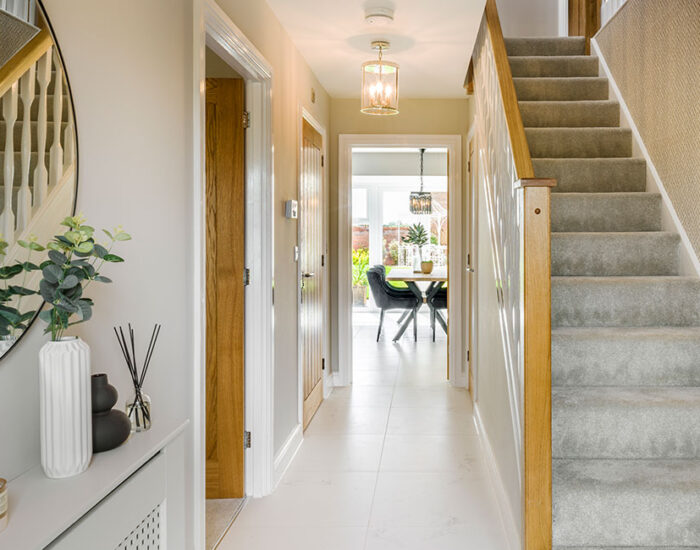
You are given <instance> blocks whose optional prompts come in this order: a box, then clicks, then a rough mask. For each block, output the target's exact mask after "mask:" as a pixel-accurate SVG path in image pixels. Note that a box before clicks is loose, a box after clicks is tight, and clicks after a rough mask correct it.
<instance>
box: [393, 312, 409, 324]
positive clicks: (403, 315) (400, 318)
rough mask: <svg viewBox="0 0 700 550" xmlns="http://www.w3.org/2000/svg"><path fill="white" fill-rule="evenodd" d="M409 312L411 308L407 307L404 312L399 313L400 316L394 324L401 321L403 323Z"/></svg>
mask: <svg viewBox="0 0 700 550" xmlns="http://www.w3.org/2000/svg"><path fill="white" fill-rule="evenodd" d="M410 314H411V310H410V309H407V310H406V311H404V312H403V313H402V314H401V317H399V320H398V322H397V323H396V324H397V325H400V324H401V323H403V322H404V321H405V320H406V317H408V316H409V315H410Z"/></svg>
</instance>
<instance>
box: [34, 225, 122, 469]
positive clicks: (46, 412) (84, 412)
mask: <svg viewBox="0 0 700 550" xmlns="http://www.w3.org/2000/svg"><path fill="white" fill-rule="evenodd" d="M61 225H63V226H65V227H66V228H67V230H66V231H65V233H63V235H57V236H55V237H54V238H53V239H52V240H51V241H50V242H49V243H48V244H47V245H46V247H45V248H46V249H48V259H47V260H46V261H44V262H42V263H41V265H39V266H37V267H36V268H37V269H40V270H41V274H42V279H41V281H40V283H39V293H40V294H41V297H42V298H43V299H44V300H45V302H46V308H45V309H44V311H42V312H41V313H40V314H39V318H40V319H41V320H43V321H45V322H46V323H47V327H46V329H45V331H44V332H45V333H48V334H50V335H51V340H50V341H49V342H47V343H46V344H44V346H43V347H42V348H41V350H40V351H39V366H40V375H39V379H40V404H41V464H42V467H43V468H44V472H45V473H46V475H47V476H48V477H51V478H63V477H70V476H74V475H77V474H79V473H81V472H83V471H85V470H86V469H87V467H88V466H89V464H90V459H91V457H92V428H91V426H92V424H91V413H92V411H91V396H90V385H91V382H90V348H89V347H88V345H87V344H86V343H85V342H83V341H82V340H81V339H80V338H78V337H75V336H72V337H71V336H65V331H66V330H67V329H68V328H69V327H71V326H73V325H76V324H78V323H83V322H85V321H87V320H89V319H90V318H91V317H92V307H93V305H94V303H93V301H92V300H91V299H90V298H87V297H86V296H84V291H85V289H86V288H87V287H88V286H89V285H90V283H92V282H93V281H96V282H100V283H110V282H111V280H110V279H108V278H107V277H105V276H103V275H100V273H99V270H100V269H101V268H102V266H103V265H104V263H105V262H109V263H118V262H123V261H124V260H123V259H122V258H121V257H119V256H117V255H115V254H113V253H112V252H111V250H112V247H113V246H114V245H115V243H117V242H118V241H127V240H129V239H131V237H130V236H129V235H128V234H127V233H125V232H124V231H122V230H121V228H117V229H116V230H115V231H114V232H113V233H111V232H109V231H107V230H103V231H104V233H105V234H106V235H107V237H108V238H109V240H110V243H109V244H108V245H106V246H104V245H101V244H99V243H97V242H96V241H95V236H94V233H95V230H94V228H92V227H90V226H89V225H85V219H84V218H83V217H82V216H73V217H69V218H66V219H65V220H63V222H62V223H61Z"/></svg>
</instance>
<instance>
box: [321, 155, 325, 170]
mask: <svg viewBox="0 0 700 550" xmlns="http://www.w3.org/2000/svg"><path fill="white" fill-rule="evenodd" d="M325 159H326V157H325V156H324V155H321V168H323V166H324V163H325Z"/></svg>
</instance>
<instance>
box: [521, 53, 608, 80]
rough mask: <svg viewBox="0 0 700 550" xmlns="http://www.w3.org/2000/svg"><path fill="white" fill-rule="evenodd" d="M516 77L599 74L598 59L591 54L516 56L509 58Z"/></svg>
mask: <svg viewBox="0 0 700 550" xmlns="http://www.w3.org/2000/svg"><path fill="white" fill-rule="evenodd" d="M509 61H510V72H511V73H512V75H513V76H514V77H569V76H598V59H597V58H595V57H589V56H562V57H554V56H548V55H545V56H519V57H518V56H516V57H511V58H509Z"/></svg>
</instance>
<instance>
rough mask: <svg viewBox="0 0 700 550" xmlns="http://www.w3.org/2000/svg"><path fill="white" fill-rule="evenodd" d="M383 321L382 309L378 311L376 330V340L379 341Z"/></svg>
mask: <svg viewBox="0 0 700 550" xmlns="http://www.w3.org/2000/svg"><path fill="white" fill-rule="evenodd" d="M383 323H384V310H382V311H381V312H380V313H379V330H377V342H379V336H380V335H381V333H382V324H383Z"/></svg>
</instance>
